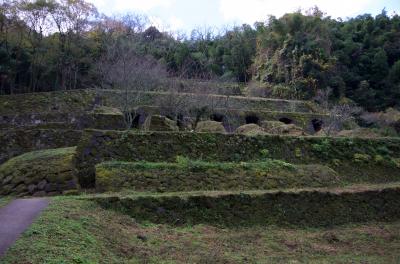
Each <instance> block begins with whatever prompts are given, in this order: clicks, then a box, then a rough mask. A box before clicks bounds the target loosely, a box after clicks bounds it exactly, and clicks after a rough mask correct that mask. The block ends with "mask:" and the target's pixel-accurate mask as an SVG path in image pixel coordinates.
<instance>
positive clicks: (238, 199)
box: [91, 184, 400, 227]
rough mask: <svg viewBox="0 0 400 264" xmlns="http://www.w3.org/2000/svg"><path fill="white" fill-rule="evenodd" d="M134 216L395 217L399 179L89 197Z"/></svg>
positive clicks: (299, 220)
mask: <svg viewBox="0 0 400 264" xmlns="http://www.w3.org/2000/svg"><path fill="white" fill-rule="evenodd" d="M91 199H92V200H95V201H97V202H98V203H99V204H101V205H102V206H104V207H105V208H111V209H116V210H120V211H121V212H124V213H126V214H129V215H130V216H132V217H134V218H135V219H137V220H141V221H151V222H154V223H167V224H172V225H182V224H185V225H193V224H211V225H217V226H230V227H232V226H254V225H283V226H303V227H304V226H330V225H339V224H345V223H359V222H367V221H394V220H398V219H400V185H399V184H388V185H371V186H349V187H345V188H338V189H314V188H306V189H301V190H295V189H294V190H286V189H281V190H273V191H254V192H248V191H247V192H246V191H243V192H223V191H217V192H198V193H196V192H187V193H170V194H148V193H138V194H133V195H126V196H124V195H122V196H119V195H116V196H113V195H110V196H107V195H105V196H99V197H95V198H91Z"/></svg>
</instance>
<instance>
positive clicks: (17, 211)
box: [0, 198, 49, 256]
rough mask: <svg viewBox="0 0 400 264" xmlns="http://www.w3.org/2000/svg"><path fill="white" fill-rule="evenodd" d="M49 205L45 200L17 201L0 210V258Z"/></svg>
mask: <svg viewBox="0 0 400 264" xmlns="http://www.w3.org/2000/svg"><path fill="white" fill-rule="evenodd" d="M48 205H49V200H48V199H45V198H34V199H17V200H14V201H12V202H11V203H9V204H8V205H6V206H4V207H3V208H0V256H2V255H3V254H4V253H5V252H6V251H7V249H8V248H9V247H10V246H12V245H13V244H14V242H15V241H16V240H17V239H18V237H19V236H20V235H21V234H22V233H23V232H24V231H25V230H26V229H27V228H28V227H29V226H30V225H31V224H32V222H33V221H34V220H35V219H36V217H37V216H39V214H40V212H41V211H42V210H43V209H45V208H46V207H47V206H48Z"/></svg>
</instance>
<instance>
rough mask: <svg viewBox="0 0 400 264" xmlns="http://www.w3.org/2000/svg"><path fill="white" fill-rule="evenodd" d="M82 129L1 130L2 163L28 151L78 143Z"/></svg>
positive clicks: (0, 151) (0, 158)
mask: <svg viewBox="0 0 400 264" xmlns="http://www.w3.org/2000/svg"><path fill="white" fill-rule="evenodd" d="M81 135H82V131H80V130H68V129H67V130H65V129H6V130H0V146H1V147H0V164H1V163H3V162H5V161H6V160H8V159H10V158H12V157H15V156H18V155H21V154H23V153H26V152H30V151H34V150H42V149H51V148H62V147H72V146H76V145H78V142H79V140H80V138H81Z"/></svg>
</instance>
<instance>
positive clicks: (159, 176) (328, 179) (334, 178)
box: [96, 160, 343, 192]
mask: <svg viewBox="0 0 400 264" xmlns="http://www.w3.org/2000/svg"><path fill="white" fill-rule="evenodd" d="M341 184H343V182H341V181H340V177H339V176H338V175H337V173H336V172H335V171H334V170H332V169H331V168H329V167H327V166H322V165H293V164H290V163H286V162H283V161H278V160H266V161H263V162H252V163H246V162H241V163H216V162H211V163H210V162H201V161H189V160H187V161H185V162H178V163H149V162H135V163H129V162H116V161H113V162H105V163H100V164H98V165H97V166H96V189H97V190H98V191H121V190H123V189H129V190H133V191H151V192H157V191H159V192H181V191H195V190H260V189H264V190H268V189H277V188H299V187H327V186H338V185H341Z"/></svg>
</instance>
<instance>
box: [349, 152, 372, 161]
mask: <svg viewBox="0 0 400 264" xmlns="http://www.w3.org/2000/svg"><path fill="white" fill-rule="evenodd" d="M353 160H354V162H357V163H368V162H369V161H370V160H371V156H370V155H368V154H360V153H355V154H354V156H353Z"/></svg>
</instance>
